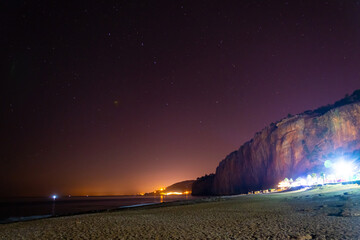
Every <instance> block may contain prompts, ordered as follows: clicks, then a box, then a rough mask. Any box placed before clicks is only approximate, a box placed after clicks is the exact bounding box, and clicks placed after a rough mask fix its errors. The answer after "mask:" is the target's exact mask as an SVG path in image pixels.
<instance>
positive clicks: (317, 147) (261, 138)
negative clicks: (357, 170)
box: [193, 90, 360, 195]
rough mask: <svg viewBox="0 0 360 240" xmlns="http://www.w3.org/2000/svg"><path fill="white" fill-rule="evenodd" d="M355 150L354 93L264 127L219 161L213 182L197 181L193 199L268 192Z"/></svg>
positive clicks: (359, 101) (358, 126) (357, 95)
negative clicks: (250, 192) (280, 183)
mask: <svg viewBox="0 0 360 240" xmlns="http://www.w3.org/2000/svg"><path fill="white" fill-rule="evenodd" d="M359 149H360V91H359V90H358V91H355V92H354V94H353V95H351V96H349V97H346V98H344V99H342V100H340V101H338V102H336V103H335V104H334V105H328V106H326V107H322V108H319V109H317V110H315V111H307V112H305V113H303V114H298V115H296V116H291V117H288V118H285V119H283V120H281V121H279V122H277V123H275V124H271V125H270V126H269V127H266V128H265V129H263V130H262V131H261V132H260V133H257V134H256V135H255V137H254V138H253V139H252V140H250V141H249V142H247V143H245V144H244V145H243V146H241V147H240V149H239V150H237V151H235V152H233V153H231V154H230V155H228V156H227V157H226V158H225V159H224V160H223V161H221V162H220V164H219V166H218V167H217V169H216V173H215V176H213V178H212V179H206V178H205V179H202V182H201V184H199V183H197V182H198V181H196V182H195V183H194V184H193V194H194V195H208V194H209V193H210V194H214V195H227V194H238V193H245V192H248V191H251V190H259V189H267V188H272V187H275V186H276V185H277V184H278V183H279V182H280V181H281V180H282V179H284V178H285V177H292V178H296V177H299V176H303V175H304V174H307V173H310V172H314V171H319V170H321V169H322V168H323V165H324V161H325V160H327V159H329V158H331V157H333V156H336V155H344V154H351V153H353V152H356V151H357V150H359ZM357 152H358V151H357ZM209 186H210V187H209Z"/></svg>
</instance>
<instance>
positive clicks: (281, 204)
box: [0, 185, 360, 239]
mask: <svg viewBox="0 0 360 240" xmlns="http://www.w3.org/2000/svg"><path fill="white" fill-rule="evenodd" d="M194 202H195V203H194ZM359 203H360V188H359V186H358V185H337V186H325V187H316V188H314V189H311V190H307V191H295V192H284V193H276V194H263V195H241V196H233V197H217V198H211V199H206V200H201V201H200V200H197V201H192V202H188V203H186V204H184V203H182V204H180V203H169V204H163V205H160V206H148V207H142V208H137V209H128V210H121V211H113V212H104V213H95V214H84V215H76V216H68V217H58V218H50V219H42V220H35V221H29V222H20V223H12V224H3V225H0V239H360V204H359Z"/></svg>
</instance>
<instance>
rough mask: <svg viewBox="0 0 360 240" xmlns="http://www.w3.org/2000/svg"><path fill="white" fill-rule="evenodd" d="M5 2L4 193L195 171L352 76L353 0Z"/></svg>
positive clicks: (324, 99)
mask: <svg viewBox="0 0 360 240" xmlns="http://www.w3.org/2000/svg"><path fill="white" fill-rule="evenodd" d="M1 5H2V6H1V9H2V10H1V11H2V13H1V21H2V22H3V24H1V27H0V28H1V40H0V41H1V42H0V43H1V46H2V51H1V52H2V53H3V54H2V64H1V69H2V71H1V72H2V77H1V79H2V80H1V85H2V87H1V89H2V90H1V92H2V94H1V99H2V101H1V103H0V104H1V118H0V123H1V139H2V141H1V142H2V144H1V152H0V161H1V168H0V189H1V190H0V195H1V196H40V195H44V196H48V195H50V194H53V193H57V194H72V195H87V194H88V195H108V194H134V193H138V192H148V191H152V190H154V189H156V188H159V187H163V186H167V185H170V184H172V183H174V182H177V181H182V180H188V179H196V178H197V177H199V176H202V175H204V174H208V173H212V172H214V171H215V169H216V167H217V165H218V163H219V162H220V161H221V160H222V159H223V158H224V157H225V156H226V155H227V154H229V153H230V152H232V151H234V150H236V149H237V148H239V146H240V145H241V144H243V143H244V142H246V141H248V140H250V139H251V138H252V137H253V136H254V134H255V132H258V131H260V130H261V129H262V128H264V127H265V126H267V125H269V124H270V123H271V122H275V121H277V120H279V119H281V118H283V117H285V116H286V115H287V114H288V113H291V114H296V113H300V112H303V111H305V110H308V109H314V108H317V107H319V106H322V105H326V104H328V103H333V102H334V101H336V100H338V99H340V98H342V97H343V96H344V95H345V94H347V93H349V94H351V93H352V92H353V91H354V90H355V89H358V88H360V2H359V1H312V0H309V1H226V2H223V1H200V0H199V1H192V0H191V1H135V0H134V1H3V2H2V3H1Z"/></svg>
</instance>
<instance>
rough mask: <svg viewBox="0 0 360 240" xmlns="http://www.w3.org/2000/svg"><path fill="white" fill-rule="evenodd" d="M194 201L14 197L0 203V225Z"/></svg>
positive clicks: (170, 197) (167, 197)
mask: <svg viewBox="0 0 360 240" xmlns="http://www.w3.org/2000/svg"><path fill="white" fill-rule="evenodd" d="M190 199H195V197H192V196H190V195H188V196H162V197H160V196H124V197H122V196H120V197H119V196H118V197H58V198H57V199H56V200H53V199H51V198H16V199H6V200H0V223H9V222H17V221H26V220H31V219H36V218H44V217H50V216H61V215H68V214H76V213H82V212H89V211H98V210H106V209H116V208H120V207H131V206H137V205H147V204H154V203H161V202H172V201H178V200H190Z"/></svg>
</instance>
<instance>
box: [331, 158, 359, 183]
mask: <svg viewBox="0 0 360 240" xmlns="http://www.w3.org/2000/svg"><path fill="white" fill-rule="evenodd" d="M332 167H333V168H334V170H335V175H336V176H337V177H338V178H341V179H345V180H349V179H350V178H351V177H352V176H353V175H354V168H355V166H354V165H353V164H352V162H346V161H344V160H343V159H341V160H340V161H339V162H336V163H334V164H333V166H332Z"/></svg>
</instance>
